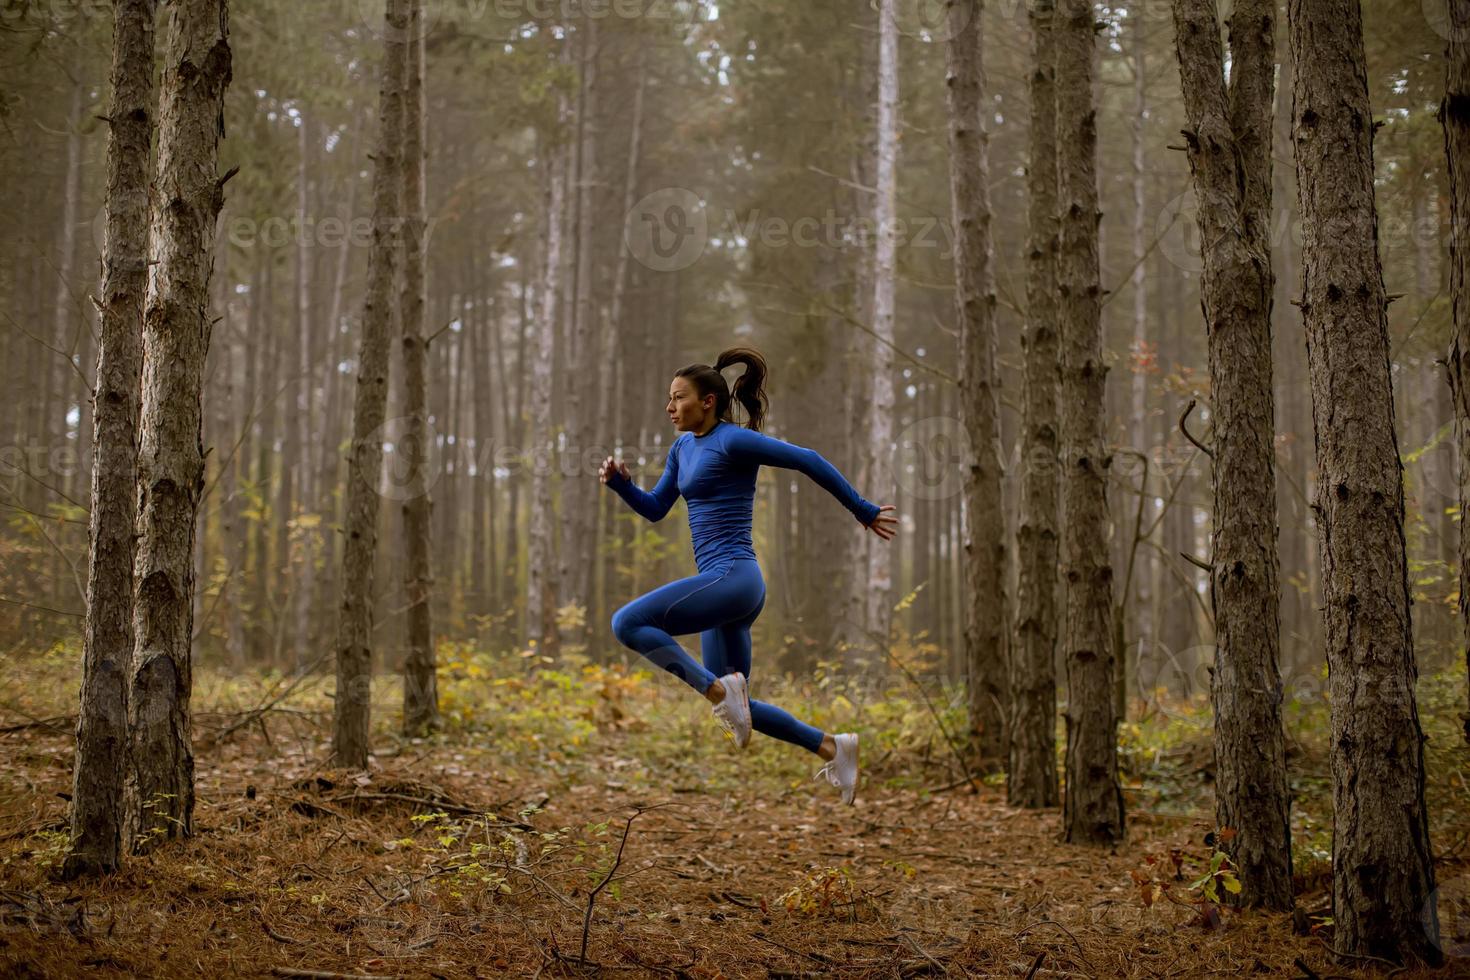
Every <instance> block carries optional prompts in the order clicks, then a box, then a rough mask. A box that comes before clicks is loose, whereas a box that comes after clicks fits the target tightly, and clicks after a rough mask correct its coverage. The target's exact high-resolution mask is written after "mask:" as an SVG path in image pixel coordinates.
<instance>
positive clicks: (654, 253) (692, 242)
mask: <svg viewBox="0 0 1470 980" xmlns="http://www.w3.org/2000/svg"><path fill="white" fill-rule="evenodd" d="M708 242H709V219H708V216H707V214H706V212H705V208H704V202H703V201H701V200H700V199H699V195H697V194H695V193H694V192H693V191H691V190H689V189H687V188H684V187H665V188H662V189H660V190H656V191H654V192H653V193H651V194H648V195H646V196H645V197H643V199H642V200H640V201H639V202H638V203H637V204H635V205H633V207H632V209H631V210H630V211H629V212H628V215H627V218H626V220H625V221H624V224H623V243H624V244H625V245H626V246H627V247H628V251H629V253H630V254H632V256H633V258H635V259H637V260H638V261H639V262H641V263H643V265H645V266H646V267H648V268H649V269H652V270H653V271H655V272H676V271H678V270H680V269H687V268H688V267H689V266H691V265H693V264H694V263H695V262H697V261H699V257H700V256H701V255H703V254H704V249H705V246H706V244H708Z"/></svg>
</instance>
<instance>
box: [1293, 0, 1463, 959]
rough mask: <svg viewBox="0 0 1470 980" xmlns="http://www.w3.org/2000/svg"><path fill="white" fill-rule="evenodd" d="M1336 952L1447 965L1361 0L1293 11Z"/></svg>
mask: <svg viewBox="0 0 1470 980" xmlns="http://www.w3.org/2000/svg"><path fill="white" fill-rule="evenodd" d="M1289 13H1290V20H1291V47H1292V57H1293V61H1294V62H1295V66H1296V77H1295V93H1294V98H1293V100H1292V106H1293V110H1292V111H1293V128H1294V131H1295V135H1296V168H1297V193H1298V196H1299V198H1300V201H1301V213H1302V255H1303V258H1304V267H1303V276H1302V311H1303V316H1304V317H1305V319H1306V326H1307V338H1308V339H1307V361H1308V365H1309V370H1310V372H1311V382H1312V416H1313V421H1314V424H1315V429H1316V438H1317V472H1318V480H1317V486H1318V488H1319V492H1318V494H1317V501H1316V505H1315V506H1316V510H1317V515H1318V522H1319V546H1320V550H1321V555H1322V581H1323V593H1324V599H1325V601H1326V611H1325V613H1324V619H1325V621H1326V631H1327V637H1326V639H1327V663H1328V686H1329V690H1330V697H1331V707H1332V738H1331V740H1330V742H1329V744H1330V746H1331V765H1332V784H1333V786H1332V802H1333V813H1334V815H1335V817H1334V821H1333V834H1332V866H1333V868H1335V869H1336V873H1335V874H1334V875H1333V876H1332V919H1333V937H1332V939H1333V942H1332V944H1333V948H1334V949H1335V950H1336V951H1337V952H1338V953H1348V954H1354V955H1367V956H1377V957H1381V958H1384V959H1388V960H1399V959H1401V958H1405V957H1407V956H1418V957H1421V958H1423V959H1425V960H1426V961H1429V962H1431V963H1437V962H1438V961H1439V959H1440V952H1439V944H1438V940H1439V927H1438V923H1437V921H1436V914H1435V912H1434V902H1433V896H1434V866H1433V863H1432V854H1431V851H1430V844H1429V828H1428V819H1427V815H1426V812H1425V805H1424V733H1423V730H1422V729H1421V728H1420V726H1419V712H1418V708H1417V706H1416V704H1415V701H1414V682H1415V678H1416V675H1417V669H1416V667H1415V663H1414V648H1413V642H1412V629H1411V625H1410V619H1409V616H1410V613H1409V604H1410V603H1409V585H1408V573H1407V566H1406V558H1405V549H1404V487H1403V468H1402V465H1401V463H1400V461H1399V449H1398V439H1397V436H1396V435H1395V432H1394V406H1393V387H1392V382H1391V377H1390V376H1391V371H1390V364H1389V343H1388V309H1387V302H1386V299H1385V296H1384V287H1383V272H1382V267H1381V265H1380V263H1379V259H1378V252H1377V244H1378V222H1377V213H1376V211H1375V207H1374V191H1373V144H1372V140H1373V117H1372V114H1371V112H1370V110H1369V103H1368V82H1367V71H1366V67H1365V65H1366V62H1365V59H1364V54H1363V27H1362V16H1361V11H1360V9H1359V6H1358V0H1291V3H1290V7H1289Z"/></svg>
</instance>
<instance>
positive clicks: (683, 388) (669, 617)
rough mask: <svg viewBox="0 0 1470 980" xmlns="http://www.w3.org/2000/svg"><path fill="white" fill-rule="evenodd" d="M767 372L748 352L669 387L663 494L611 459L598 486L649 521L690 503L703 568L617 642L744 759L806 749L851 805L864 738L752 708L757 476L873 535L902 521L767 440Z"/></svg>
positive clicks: (807, 453)
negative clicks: (781, 476)
mask: <svg viewBox="0 0 1470 980" xmlns="http://www.w3.org/2000/svg"><path fill="white" fill-rule="evenodd" d="M735 364H744V365H745V373H744V374H742V375H741V376H740V377H739V378H737V379H735V389H734V392H733V395H732V392H731V390H730V386H729V385H727V384H726V383H725V378H724V376H723V375H722V374H720V372H721V371H722V370H724V369H725V368H727V367H730V366H731V365H735ZM765 378H766V362H765V359H764V358H762V357H761V355H760V354H759V353H758V352H757V351H755V350H752V349H750V348H746V347H734V348H731V349H730V350H727V351H725V352H724V353H722V354H721V355H720V356H719V358H718V359H717V360H716V361H715V364H714V366H713V367H711V366H710V365H708V364H693V365H690V366H689V367H686V368H682V369H680V370H679V371H678V372H677V373H676V374H675V375H674V380H673V383H672V384H670V385H669V403H668V413H669V420H670V421H671V422H673V423H674V428H675V429H678V430H679V431H680V432H682V433H683V434H682V435H680V436H678V437H677V438H676V439H675V440H674V442H673V444H672V445H671V446H670V447H669V455H668V461H667V462H666V463H665V464H664V472H663V476H661V477H660V478H659V481H658V484H657V485H656V486H655V487H654V488H653V491H652V492H651V493H650V492H649V491H646V490H643V489H641V488H640V487H639V486H638V485H637V484H635V483H634V482H633V481H632V479H631V478H630V477H629V476H628V467H627V466H626V465H625V464H624V463H622V462H621V461H614V460H613V458H612V457H611V456H609V457H608V458H607V459H606V460H604V461H603V463H602V468H601V470H600V471H599V474H598V475H599V477H600V479H601V480H602V482H603V483H605V484H607V485H608V486H609V487H611V488H612V489H613V490H615V491H617V494H618V496H620V497H622V498H623V500H624V501H626V502H627V504H628V506H629V507H631V508H633V510H635V511H636V512H638V513H639V514H641V515H642V516H643V517H644V518H646V519H647V520H649V521H658V520H662V519H663V517H664V515H665V514H667V513H668V512H669V508H670V507H672V506H673V505H674V499H675V498H677V497H679V496H681V495H682V496H683V497H684V500H685V501H686V503H687V506H688V510H689V531H690V537H691V539H692V541H693V545H694V564H695V567H696V568H698V569H699V574H698V575H694V576H691V577H690V578H684V579H679V580H678V581H677V582H670V583H669V584H668V585H663V586H660V587H659V588H657V589H654V590H653V591H652V592H649V593H648V594H646V595H643V596H640V597H638V598H637V599H634V600H633V601H632V602H630V603H628V604H627V605H626V606H623V607H622V608H621V609H619V610H618V611H617V612H616V613H614V614H613V618H612V629H613V633H614V634H615V635H616V636H617V638H618V641H619V642H621V643H623V644H624V645H626V646H628V647H631V648H632V649H634V650H637V651H638V652H639V653H641V654H642V655H643V656H645V657H647V658H648V659H649V660H651V661H652V662H653V663H654V664H656V665H657V666H659V667H662V668H663V669H664V670H667V671H668V672H669V673H671V674H673V675H674V676H675V677H678V678H680V679H681V680H683V681H684V682H685V683H687V684H688V685H689V686H690V687H692V688H694V690H696V691H698V692H699V693H700V694H702V695H704V696H705V698H707V699H708V700H709V701H710V703H711V704H712V705H713V706H714V707H713V712H714V716H715V718H716V720H717V721H718V722H719V723H720V724H721V725H722V726H723V727H724V728H725V730H726V732H728V733H729V735H730V736H731V738H733V739H734V741H735V744H736V745H737V746H739V747H740V748H742V749H743V748H745V746H746V745H747V744H748V743H749V742H750V732H751V729H752V727H754V729H755V730H756V731H758V732H761V733H762V734H765V735H769V736H771V737H773V738H778V739H781V740H782V741H783V742H790V743H791V744H793V745H799V746H801V747H802V748H804V749H807V750H808V751H811V752H815V753H816V754H817V755H819V756H821V757H822V758H823V759H825V760H827V764H826V765H824V766H823V767H822V768H821V769H820V770H818V772H817V778H820V777H822V776H826V777H827V779H828V781H829V782H831V783H832V785H834V786H836V787H838V788H839V789H840V790H841V791H842V802H844V803H852V802H853V796H854V793H855V792H856V790H857V776H858V737H857V734H856V733H855V732H843V733H839V734H836V735H829V734H827V733H826V732H823V731H822V730H821V729H820V728H815V727H813V726H811V725H808V724H806V723H805V722H801V721H798V720H797V719H796V718H793V717H792V716H791V715H790V714H788V713H787V712H786V711H783V710H782V709H780V708H778V707H776V706H775V705H773V704H767V703H766V702H764V701H752V700H750V696H749V689H748V686H747V678H749V677H750V627H751V624H752V623H754V622H755V618H756V617H757V616H759V615H760V611H761V607H763V606H764V605H765V601H766V583H765V580H764V579H763V578H762V577H761V570H760V565H758V564H757V563H756V557H755V549H754V547H753V546H752V544H751V536H750V524H751V511H752V509H753V507H754V502H755V480H756V475H757V472H758V470H759V468H760V467H761V466H762V465H765V466H780V467H783V468H786V469H793V470H800V471H801V472H802V473H805V474H806V475H807V476H809V477H811V478H812V480H814V481H815V482H816V483H817V485H818V486H820V487H821V488H822V489H824V490H826V491H827V492H828V493H830V494H832V496H834V497H836V498H837V500H838V501H839V502H841V504H842V506H844V507H846V508H847V509H848V510H849V511H851V512H852V514H853V516H854V517H856V518H857V520H858V522H859V523H860V524H862V526H863V527H865V528H867V529H868V530H869V531H872V532H873V533H874V534H876V535H878V537H880V538H883V539H884V540H887V539H889V538H892V537H893V534H894V531H895V530H896V525H897V524H898V518H897V517H896V516H895V515H892V514H885V513H883V512H884V511H890V510H893V505H892V504H884V505H883V506H881V507H880V506H878V505H877V504H874V503H871V502H869V501H867V500H865V499H863V497H862V496H861V495H860V494H859V493H858V492H857V491H856V490H854V489H853V487H852V485H851V484H850V483H848V482H847V480H846V479H844V478H843V476H842V474H841V473H839V472H837V469H836V468H835V467H833V466H832V464H831V463H829V462H827V461H826V460H825V459H823V458H822V457H821V456H820V455H818V454H817V453H816V452H815V451H814V450H811V449H803V448H802V447H800V446H793V445H791V444H790V443H786V442H782V441H781V440H779V439H772V438H771V437H770V436H767V435H762V434H761V432H760V427H761V421H762V419H763V418H764V417H765V414H766V394H765V390H764V384H765ZM732 400H733V401H738V402H740V404H741V405H742V406H743V407H744V409H745V413H746V415H747V417H748V419H749V421H748V422H747V423H746V426H747V427H745V428H742V427H741V426H738V425H736V424H735V423H734V422H733V421H732V419H731V415H730V407H731V403H732ZM691 633H699V634H700V648H701V653H702V656H703V658H704V663H703V664H700V663H699V662H697V661H696V660H695V659H694V658H693V657H691V656H690V655H689V654H688V653H687V652H686V651H685V650H684V648H683V647H681V646H680V645H679V644H678V643H677V642H676V641H675V640H674V637H675V636H682V635H688V634H691Z"/></svg>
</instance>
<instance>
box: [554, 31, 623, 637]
mask: <svg viewBox="0 0 1470 980" xmlns="http://www.w3.org/2000/svg"><path fill="white" fill-rule="evenodd" d="M597 28H598V18H596V17H586V18H582V19H581V20H580V22H579V24H578V27H577V33H578V35H580V38H579V39H580V42H581V43H580V48H581V51H580V56H579V59H578V60H579V62H580V65H579V74H580V76H581V90H580V93H579V96H578V99H577V109H576V120H575V122H574V128H575V131H576V133H577V140H578V143H577V151H578V154H577V155H578V163H577V173H576V183H575V188H576V194H575V200H574V205H573V206H574V209H575V216H576V217H575V220H576V237H575V240H574V241H573V243H572V245H573V247H572V252H573V253H574V255H573V257H572V266H573V273H574V274H573V281H572V283H571V291H570V292H571V296H572V303H573V306H572V309H571V311H570V312H571V332H570V334H569V340H570V341H571V343H570V344H569V347H570V350H569V352H568V353H569V354H570V356H569V357H568V358H567V372H568V373H567V378H568V382H569V384H568V387H567V424H566V434H567V448H568V450H569V453H568V457H569V458H568V459H565V460H564V461H563V463H562V467H561V474H562V479H563V484H562V486H563V489H562V501H563V511H564V513H563V516H562V525H563V527H564V528H565V530H566V531H567V536H566V538H565V545H566V546H565V548H564V551H563V554H562V555H561V568H562V574H563V577H562V581H561V583H560V587H561V589H560V593H559V603H560V604H563V605H566V604H575V605H578V606H581V607H583V610H584V612H590V611H591V610H590V608H588V607H589V605H590V602H591V595H590V591H589V590H590V586H591V581H592V579H591V570H592V564H593V555H594V554H595V553H596V552H595V549H594V548H593V542H594V535H593V523H594V516H593V508H594V507H595V506H596V505H597V503H598V502H599V501H601V500H602V499H603V496H604V495H602V494H598V493H597V490H598V489H599V486H598V483H597V481H596V480H593V479H591V478H590V477H591V475H592V474H591V473H590V472H588V470H587V465H586V464H587V461H588V459H589V458H590V455H591V450H592V445H593V442H594V441H595V440H596V438H597V436H596V432H597V405H598V397H599V395H598V388H599V386H600V379H601V377H602V373H603V372H602V371H601V370H600V369H599V370H590V369H589V368H590V367H591V365H592V364H594V363H597V362H596V361H595V360H594V359H595V358H596V356H597V350H598V333H599V331H600V330H601V329H602V328H601V325H600V323H598V322H596V321H597V320H598V317H597V307H596V305H595V304H594V303H593V292H594V285H595V283H594V275H593V265H592V257H593V252H594V248H595V240H594V235H595V232H594V224H593V221H594V209H595V206H596V202H597V200H598V197H599V193H598V191H599V188H600V186H601V185H600V178H599V175H598V172H597V53H598V52H597ZM620 251H625V250H620ZM586 635H587V633H586V627H585V617H584V625H583V626H582V627H579V628H576V629H573V630H570V631H568V634H567V637H566V639H567V640H569V641H571V642H575V643H581V642H583V641H584V639H585V637H586Z"/></svg>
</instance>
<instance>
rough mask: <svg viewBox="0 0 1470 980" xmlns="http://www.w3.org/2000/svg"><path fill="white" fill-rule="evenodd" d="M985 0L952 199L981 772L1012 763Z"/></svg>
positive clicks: (965, 44)
mask: <svg viewBox="0 0 1470 980" xmlns="http://www.w3.org/2000/svg"><path fill="white" fill-rule="evenodd" d="M981 14H982V4H981V0H949V10H948V16H949V27H950V29H949V35H950V36H949V41H948V45H947V51H948V63H949V64H948V74H947V77H946V79H945V83H946V84H945V88H946V92H947V95H948V108H949V179H950V200H951V204H952V207H953V213H954V229H955V249H954V272H955V315H956V318H957V320H958V323H959V331H960V372H961V373H960V397H961V401H962V404H963V414H964V425H965V431H966V432H967V433H968V434H969V442H970V447H971V453H972V455H971V458H970V459H969V460H968V461H967V467H966V471H965V501H964V507H965V517H966V520H965V543H964V547H965V558H964V563H965V593H966V595H965V603H964V607H965V619H966V623H965V665H966V680H967V682H966V688H967V691H968V696H969V708H970V718H969V721H970V740H971V742H972V746H971V749H972V751H973V752H975V753H976V757H975V758H976V761H977V762H978V763H979V767H980V769H981V770H982V771H996V770H999V769H1001V768H1002V767H1003V766H1004V765H1005V761H1006V733H1005V710H1004V709H1005V701H1006V695H1007V693H1008V691H1007V687H1006V684H1005V676H1006V660H1007V657H1006V653H1007V650H1006V646H1007V644H1006V630H1007V628H1008V624H1009V622H1010V618H1009V615H1008V613H1007V608H1008V597H1007V596H1006V588H1005V587H1006V574H1007V572H1006V563H1007V551H1006V540H1005V533H1006V528H1005V512H1004V509H1003V506H1002V500H1001V481H1002V479H1003V478H1004V476H1005V474H1004V471H1003V466H1002V463H1001V452H1000V406H999V400H998V398H997V397H996V377H995V347H996V338H995V273H994V270H993V269H992V268H991V264H990V256H991V243H990V188H989V186H988V182H989V179H990V175H989V169H988V167H989V163H988V160H987V145H986V144H987V141H988V138H989V137H988V134H987V133H986V131H985V124H984V120H983V118H982V113H983V109H982V100H983V98H984V89H985V76H984V52H983V45H984V39H985V32H984V30H983V29H982V21H981Z"/></svg>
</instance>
